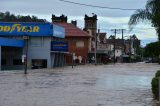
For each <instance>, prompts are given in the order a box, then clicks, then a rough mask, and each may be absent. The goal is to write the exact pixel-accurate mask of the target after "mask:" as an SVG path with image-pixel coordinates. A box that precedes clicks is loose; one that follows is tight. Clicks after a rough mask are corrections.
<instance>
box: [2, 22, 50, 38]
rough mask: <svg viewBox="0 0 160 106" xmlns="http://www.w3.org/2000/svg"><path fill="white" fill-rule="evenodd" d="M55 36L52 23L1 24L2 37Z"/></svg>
mask: <svg viewBox="0 0 160 106" xmlns="http://www.w3.org/2000/svg"><path fill="white" fill-rule="evenodd" d="M24 35H27V36H53V26H52V24H51V23H34V22H26V23H24V22H17V23H15V22H14V23H12V22H0V36H24Z"/></svg>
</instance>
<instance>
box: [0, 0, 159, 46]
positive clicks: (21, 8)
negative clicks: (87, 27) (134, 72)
mask: <svg viewBox="0 0 160 106" xmlns="http://www.w3.org/2000/svg"><path fill="white" fill-rule="evenodd" d="M69 1H72V2H78V3H83V4H91V5H98V6H105V7H113V8H114V7H115V8H129V9H143V8H145V4H146V1H147V0H69ZM0 2H1V6H0V10H1V12H6V11H10V12H11V13H14V14H16V15H18V14H20V15H36V16H38V17H39V18H44V19H47V20H48V21H50V22H51V15H52V14H55V15H57V16H60V15H61V14H64V15H66V16H68V22H70V21H71V20H77V21H78V26H79V27H80V28H83V27H84V15H85V14H87V15H89V16H92V13H95V14H97V16H98V28H99V29H100V30H101V32H106V33H107V36H110V35H111V34H112V32H111V31H110V30H111V29H113V28H114V29H115V28H118V29H122V28H123V29H127V31H126V33H125V36H129V35H133V34H136V35H137V37H138V38H139V39H141V40H142V45H145V44H146V43H148V42H151V41H156V39H157V36H156V33H155V30H154V28H152V27H151V24H150V23H149V22H145V23H143V24H142V23H141V24H138V25H137V26H136V27H135V29H134V30H133V31H132V32H130V33H129V32H128V20H129V17H130V16H131V15H132V14H133V13H134V11H133V10H131V11H122V10H110V9H100V8H93V7H86V6H80V5H75V4H70V3H66V2H62V1H59V0H0ZM117 36H118V37H120V34H119V35H117Z"/></svg>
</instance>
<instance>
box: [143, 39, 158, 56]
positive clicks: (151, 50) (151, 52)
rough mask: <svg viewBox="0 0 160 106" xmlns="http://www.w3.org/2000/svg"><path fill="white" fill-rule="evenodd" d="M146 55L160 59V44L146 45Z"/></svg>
mask: <svg viewBox="0 0 160 106" xmlns="http://www.w3.org/2000/svg"><path fill="white" fill-rule="evenodd" d="M144 55H145V56H146V57H159V55H160V42H153V43H150V44H148V45H146V47H145V53H144Z"/></svg>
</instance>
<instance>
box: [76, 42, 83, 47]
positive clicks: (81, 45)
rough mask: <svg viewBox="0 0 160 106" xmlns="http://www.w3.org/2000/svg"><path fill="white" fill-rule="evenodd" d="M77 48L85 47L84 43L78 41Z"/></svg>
mask: <svg viewBox="0 0 160 106" xmlns="http://www.w3.org/2000/svg"><path fill="white" fill-rule="evenodd" d="M76 47H84V41H77V42H76Z"/></svg>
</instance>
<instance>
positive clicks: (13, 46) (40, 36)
mask: <svg viewBox="0 0 160 106" xmlns="http://www.w3.org/2000/svg"><path fill="white" fill-rule="evenodd" d="M57 37H59V39H63V38H64V28H62V27H59V26H56V25H53V24H51V23H5V22H0V42H1V43H0V48H1V49H0V54H1V56H0V60H1V64H0V65H1V66H0V67H1V69H2V70H17V69H23V68H24V64H26V63H27V66H28V68H54V67H60V66H63V65H64V54H65V53H66V52H68V44H67V43H66V44H65V45H66V46H65V47H66V50H65V51H62V50H59V49H53V48H55V46H54V42H55V40H54V39H56V38H57ZM57 46H58V47H59V48H62V46H63V45H62V42H60V43H59V44H57ZM55 64H56V65H55Z"/></svg>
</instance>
